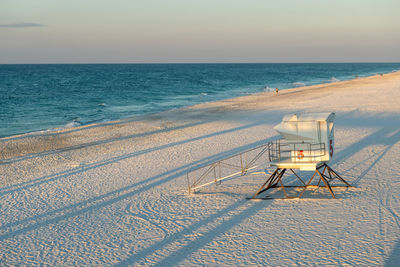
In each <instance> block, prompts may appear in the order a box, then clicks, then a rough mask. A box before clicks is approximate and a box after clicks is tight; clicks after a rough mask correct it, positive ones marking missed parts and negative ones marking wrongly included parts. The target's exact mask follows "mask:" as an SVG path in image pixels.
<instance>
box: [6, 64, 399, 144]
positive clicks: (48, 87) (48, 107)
mask: <svg viewBox="0 0 400 267" xmlns="http://www.w3.org/2000/svg"><path fill="white" fill-rule="evenodd" d="M394 70H400V63H362V64H361V63H360V64H356V63H354V64H347V63H346V64H345V63H343V64H333V63H332V64H306V63H304V64H104V65H101V64H87V65H82V64H79V65H0V137H4V136H11V135H15V134H21V133H26V132H32V131H38V130H46V129H53V128H59V127H68V126H73V125H83V124H88V123H93V122H101V121H107V120H114V119H120V118H126V117H130V116H137V115H143V114H148V113H154V112H159V111H164V110H168V109H173V108H179V107H183V106H189V105H193V104H197V103H201V102H207V101H216V100H220V99H224V98H231V97H235V96H240V95H244V94H251V93H256V92H262V91H268V90H272V89H273V88H275V87H278V88H279V89H285V88H291V87H296V86H301V85H312V84H317V83H328V82H332V81H336V80H346V79H353V78H355V77H356V76H359V77H363V76H368V75H373V74H376V73H387V72H392V71H394Z"/></svg>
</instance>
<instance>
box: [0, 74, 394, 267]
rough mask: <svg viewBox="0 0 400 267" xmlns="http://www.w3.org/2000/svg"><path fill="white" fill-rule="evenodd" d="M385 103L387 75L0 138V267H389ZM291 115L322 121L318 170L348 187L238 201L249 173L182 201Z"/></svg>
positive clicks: (390, 102) (249, 185) (389, 95)
mask: <svg viewBox="0 0 400 267" xmlns="http://www.w3.org/2000/svg"><path fill="white" fill-rule="evenodd" d="M399 99H400V72H395V73H390V74H385V75H376V76H371V77H367V78H360V79H355V80H351V81H343V82H335V83H329V84H321V85H315V86H310V87H301V88H295V89H288V90H282V91H280V92H279V93H278V94H276V93H275V92H268V93H260V94H255V95H249V96H243V97H239V98H234V99H227V100H223V101H218V102H212V103H205V104H200V105H196V106H192V107H187V108H183V109H179V110H172V111H168V112H164V113H159V114H154V115H151V116H146V117H143V118H141V119H126V120H121V121H114V122H109V123H102V124H93V125H87V126H81V127H77V128H68V129H61V130H57V131H51V132H41V133H32V134H26V135H21V136H14V137H8V138H2V139H0V146H1V148H0V178H1V179H0V210H1V214H0V251H1V253H0V264H1V265H16V264H19V263H25V264H29V265H31V264H32V265H36V264H40V263H42V264H49V265H114V264H117V265H118V264H120V265H123V266H125V265H135V266H136V265H137V266H142V265H159V266H170V265H222V266H226V265H241V266H247V265H275V266H276V265H281V266H282V265H284V266H286V265H335V266H338V265H339V266H340V265H352V266H353V265H361V266H376V265H380V266H382V265H387V266H396V265H397V266H398V264H399V262H400V104H399ZM297 112H335V113H336V121H335V127H336V129H335V155H334V160H333V162H331V166H332V167H333V168H334V169H335V170H336V171H338V172H339V173H340V174H341V175H342V176H343V177H344V178H345V179H346V180H347V181H348V182H349V183H350V184H351V185H353V187H352V188H349V189H337V190H336V191H335V193H336V195H337V199H332V198H331V196H330V194H329V192H328V191H326V190H325V189H320V190H316V191H313V192H310V193H308V194H306V195H305V196H304V197H303V198H302V199H300V200H298V199H295V200H279V199H277V200H266V201H249V200H246V197H249V196H251V195H252V194H254V191H255V190H256V189H257V188H258V187H259V186H260V183H262V182H263V181H265V179H266V176H265V175H264V174H262V173H258V175H253V176H243V177H240V178H237V179H234V180H230V181H229V182H227V183H222V184H221V185H220V186H218V187H216V186H214V185H212V186H210V187H209V188H204V191H202V192H200V193H198V194H192V195H189V194H188V192H187V182H186V173H187V172H188V171H190V170H192V169H194V168H195V167H197V166H202V165H207V164H209V163H212V162H214V161H215V160H218V159H222V158H224V157H227V156H229V155H232V154H234V153H238V152H240V151H243V150H246V149H249V148H252V147H255V146H257V145H259V144H262V143H265V142H267V141H269V140H273V139H274V138H276V137H277V133H276V132H275V131H274V130H273V127H274V126H275V125H276V124H278V123H279V122H280V120H281V119H282V117H283V116H284V115H285V114H290V113H297ZM267 164H268V163H267V160H265V166H261V167H262V168H261V170H263V168H264V167H267V166H268V165H267Z"/></svg>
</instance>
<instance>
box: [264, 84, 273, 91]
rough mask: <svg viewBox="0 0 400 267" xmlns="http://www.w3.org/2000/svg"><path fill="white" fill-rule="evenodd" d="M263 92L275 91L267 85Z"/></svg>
mask: <svg viewBox="0 0 400 267" xmlns="http://www.w3.org/2000/svg"><path fill="white" fill-rule="evenodd" d="M263 91H264V92H274V91H275V89H274V88H271V87H269V86H268V85H266V86H265V87H264V89H263Z"/></svg>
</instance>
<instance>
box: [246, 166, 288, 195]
mask: <svg viewBox="0 0 400 267" xmlns="http://www.w3.org/2000/svg"><path fill="white" fill-rule="evenodd" d="M285 171H286V169H282V170H281V169H280V168H277V169H276V170H275V171H274V172H273V173H272V175H271V176H270V177H269V178H268V179H267V181H265V183H264V184H263V185H262V186H261V187H260V189H258V191H257V192H256V193H255V194H254V196H253V197H252V198H253V199H254V198H256V197H257V196H258V195H259V194H261V193H262V192H264V191H267V190H268V189H270V188H272V187H274V186H275V185H276V184H277V183H278V182H279V180H280V179H281V178H282V176H283V174H284V173H285ZM267 184H268V185H267ZM265 185H267V186H265Z"/></svg>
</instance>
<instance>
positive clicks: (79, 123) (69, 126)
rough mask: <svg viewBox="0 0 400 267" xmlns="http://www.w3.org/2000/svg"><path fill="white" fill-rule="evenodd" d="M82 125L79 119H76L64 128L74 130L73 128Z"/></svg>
mask: <svg viewBox="0 0 400 267" xmlns="http://www.w3.org/2000/svg"><path fill="white" fill-rule="evenodd" d="M81 125H82V123H81V122H80V121H79V120H78V118H76V119H74V120H73V121H70V122H68V123H67V124H65V125H64V127H63V128H73V127H78V126H81Z"/></svg>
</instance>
